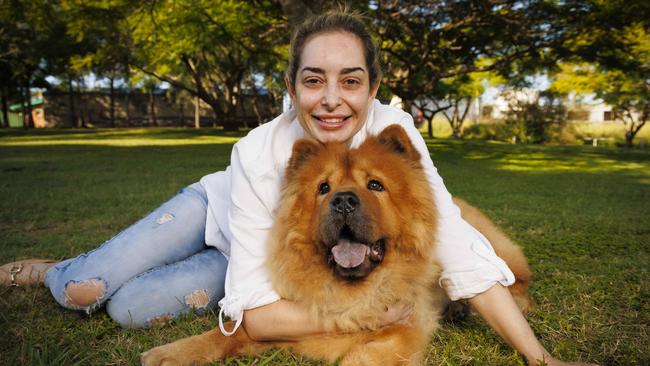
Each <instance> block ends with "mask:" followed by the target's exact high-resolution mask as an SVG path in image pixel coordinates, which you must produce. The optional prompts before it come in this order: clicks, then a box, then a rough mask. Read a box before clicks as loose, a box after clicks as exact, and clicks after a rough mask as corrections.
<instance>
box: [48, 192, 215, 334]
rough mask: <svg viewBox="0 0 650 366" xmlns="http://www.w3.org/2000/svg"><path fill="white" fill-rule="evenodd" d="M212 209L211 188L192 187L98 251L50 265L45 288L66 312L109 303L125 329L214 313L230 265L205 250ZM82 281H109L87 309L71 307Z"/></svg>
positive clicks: (116, 318)
mask: <svg viewBox="0 0 650 366" xmlns="http://www.w3.org/2000/svg"><path fill="white" fill-rule="evenodd" d="M206 212H207V195H206V193H205V190H204V189H203V187H202V186H201V185H200V184H199V183H194V184H192V185H190V186H189V187H187V188H184V189H181V190H180V191H179V192H178V194H177V195H176V196H174V197H173V198H172V199H171V200H169V201H167V202H166V203H164V204H163V205H162V206H160V207H159V208H157V209H156V210H154V211H153V212H151V213H150V214H148V215H147V216H146V217H145V218H143V219H141V220H140V221H138V222H137V223H135V224H133V225H132V226H130V227H128V228H127V229H125V230H124V231H122V232H121V233H119V234H118V235H116V236H115V237H113V238H112V239H110V240H108V241H107V242H105V243H104V244H102V245H101V246H100V247H99V248H97V249H94V250H92V251H90V252H88V253H84V254H81V255H79V256H78V257H76V258H72V259H68V260H65V261H63V262H61V263H59V264H57V265H55V266H53V267H52V268H50V269H49V270H48V272H47V274H46V278H45V285H46V286H47V287H48V288H49V289H50V291H51V292H52V295H53V296H54V298H55V300H56V301H57V302H58V303H59V304H61V305H62V306H63V307H66V308H68V309H75V310H83V311H85V312H86V313H91V312H92V311H94V310H96V309H98V308H99V307H100V306H102V305H104V304H106V311H107V312H108V314H109V315H110V316H111V318H113V319H114V320H115V321H117V322H118V323H120V324H121V325H122V326H123V327H127V328H131V327H148V326H150V325H152V324H155V323H157V322H160V321H161V320H165V319H170V318H175V317H177V316H179V315H181V314H183V313H186V312H188V311H190V310H191V309H196V310H197V311H198V312H203V311H205V310H207V309H210V308H213V307H215V306H216V305H217V303H218V301H219V300H220V299H221V298H223V296H224V280H225V275H226V267H227V260H226V258H225V257H224V256H223V254H221V252H219V251H218V250H217V249H215V248H212V247H208V246H206V245H205V240H204V239H205V220H206ZM84 281H93V282H94V283H101V284H103V288H104V292H103V294H102V295H101V296H100V297H98V298H97V301H96V302H95V303H94V304H92V305H89V306H77V305H75V304H72V303H70V301H69V299H68V297H67V295H66V286H67V285H68V284H70V283H83V282H84Z"/></svg>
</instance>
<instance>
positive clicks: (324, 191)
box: [318, 182, 330, 194]
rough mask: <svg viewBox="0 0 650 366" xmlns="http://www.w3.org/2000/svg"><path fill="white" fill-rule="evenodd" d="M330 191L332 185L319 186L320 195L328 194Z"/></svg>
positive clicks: (322, 184) (325, 183) (323, 184)
mask: <svg viewBox="0 0 650 366" xmlns="http://www.w3.org/2000/svg"><path fill="white" fill-rule="evenodd" d="M329 191H330V185H329V184H327V182H323V183H321V184H320V186H318V193H320V194H327V193H328V192H329Z"/></svg>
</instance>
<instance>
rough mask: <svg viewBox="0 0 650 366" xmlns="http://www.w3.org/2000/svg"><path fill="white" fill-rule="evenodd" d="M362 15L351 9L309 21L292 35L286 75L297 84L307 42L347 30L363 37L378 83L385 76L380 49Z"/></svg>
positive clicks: (371, 71)
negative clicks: (380, 63) (301, 57)
mask: <svg viewBox="0 0 650 366" xmlns="http://www.w3.org/2000/svg"><path fill="white" fill-rule="evenodd" d="M361 19H362V18H361V16H360V15H358V14H355V13H351V12H347V11H330V12H327V13H325V14H322V15H317V16H314V17H311V18H308V19H307V20H305V21H304V22H303V23H302V24H301V25H300V26H298V28H296V31H295V32H294V34H293V37H291V46H290V49H289V66H288V68H287V73H286V77H287V78H288V79H289V82H290V83H291V85H292V86H295V85H296V74H297V73H298V67H299V66H300V56H301V54H302V50H303V48H304V47H305V43H307V41H308V40H309V39H310V38H311V37H313V36H315V35H318V34H321V33H328V32H346V33H351V34H353V35H355V36H357V37H358V38H359V40H360V41H361V43H362V44H363V48H364V52H363V53H364V56H365V59H366V67H367V68H368V77H369V79H370V85H371V86H374V85H376V83H377V82H378V81H379V79H380V78H381V67H380V65H379V52H378V49H377V46H376V45H375V43H374V42H373V41H372V37H371V36H370V33H369V32H368V29H367V28H366V26H365V24H364V23H363V21H362V20H361Z"/></svg>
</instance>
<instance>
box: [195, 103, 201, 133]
mask: <svg viewBox="0 0 650 366" xmlns="http://www.w3.org/2000/svg"><path fill="white" fill-rule="evenodd" d="M200 103H201V99H199V97H198V96H197V97H194V128H200V127H201V108H200V106H199V104H200Z"/></svg>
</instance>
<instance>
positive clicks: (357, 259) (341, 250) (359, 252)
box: [332, 239, 369, 268]
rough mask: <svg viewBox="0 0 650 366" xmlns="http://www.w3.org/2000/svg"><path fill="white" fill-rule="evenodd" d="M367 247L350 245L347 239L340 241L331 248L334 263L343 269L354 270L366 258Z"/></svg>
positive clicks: (355, 244) (356, 244)
mask: <svg viewBox="0 0 650 366" xmlns="http://www.w3.org/2000/svg"><path fill="white" fill-rule="evenodd" d="M368 250H369V249H368V246H366V245H363V244H358V243H351V242H350V241H349V240H347V239H340V240H339V243H338V244H336V245H335V246H334V247H333V248H332V254H333V255H334V261H335V262H336V264H338V265H339V266H341V267H343V268H354V267H356V266H358V265H360V264H361V263H363V260H364V259H365V258H366V253H367V252H368Z"/></svg>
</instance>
